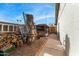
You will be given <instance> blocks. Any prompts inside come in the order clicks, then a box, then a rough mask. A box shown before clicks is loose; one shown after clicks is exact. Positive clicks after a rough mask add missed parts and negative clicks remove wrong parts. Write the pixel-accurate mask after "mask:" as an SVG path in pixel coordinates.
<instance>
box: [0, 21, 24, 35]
mask: <svg viewBox="0 0 79 59" xmlns="http://www.w3.org/2000/svg"><path fill="white" fill-rule="evenodd" d="M0 26H1V27H0V33H2V32H14V31H16V28H17V27H18V26H19V28H20V30H23V29H24V25H18V24H13V23H12V24H11V23H6V22H0ZM5 26H7V30H6V29H5ZM15 27H16V28H15Z"/></svg>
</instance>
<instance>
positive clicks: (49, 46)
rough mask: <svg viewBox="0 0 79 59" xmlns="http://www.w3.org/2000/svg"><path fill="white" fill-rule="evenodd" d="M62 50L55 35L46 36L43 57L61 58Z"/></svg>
mask: <svg viewBox="0 0 79 59" xmlns="http://www.w3.org/2000/svg"><path fill="white" fill-rule="evenodd" d="M63 55H64V49H63V47H62V46H61V44H60V41H59V40H58V38H57V35H56V34H51V35H49V36H48V41H47V43H46V47H45V49H44V56H63Z"/></svg>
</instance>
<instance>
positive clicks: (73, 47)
mask: <svg viewBox="0 0 79 59" xmlns="http://www.w3.org/2000/svg"><path fill="white" fill-rule="evenodd" d="M58 24H59V25H58V26H59V27H58V31H59V32H60V41H61V43H62V45H63V46H65V44H64V42H65V37H66V34H67V35H68V37H69V41H70V48H69V55H70V56H73V55H75V56H79V4H74V3H72V4H60V10H59V16H58ZM67 45H68V44H67Z"/></svg>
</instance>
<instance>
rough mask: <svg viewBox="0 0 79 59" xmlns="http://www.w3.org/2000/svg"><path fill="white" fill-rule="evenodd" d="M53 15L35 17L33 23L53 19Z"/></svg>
mask: <svg viewBox="0 0 79 59" xmlns="http://www.w3.org/2000/svg"><path fill="white" fill-rule="evenodd" d="M54 17H55V14H54V13H53V14H48V15H41V16H37V17H36V18H34V20H35V21H39V20H43V19H48V18H54Z"/></svg>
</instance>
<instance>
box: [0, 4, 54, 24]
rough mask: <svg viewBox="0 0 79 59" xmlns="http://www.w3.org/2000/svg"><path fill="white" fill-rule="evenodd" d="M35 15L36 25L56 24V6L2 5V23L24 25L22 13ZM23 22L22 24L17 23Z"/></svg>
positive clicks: (0, 11)
mask: <svg viewBox="0 0 79 59" xmlns="http://www.w3.org/2000/svg"><path fill="white" fill-rule="evenodd" d="M23 12H25V13H26V14H33V15H34V22H35V24H52V23H55V4H51V3H0V21H5V22H12V23H21V24H23V23H24V19H23V16H22V13H23ZM17 19H18V20H22V22H17Z"/></svg>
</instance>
